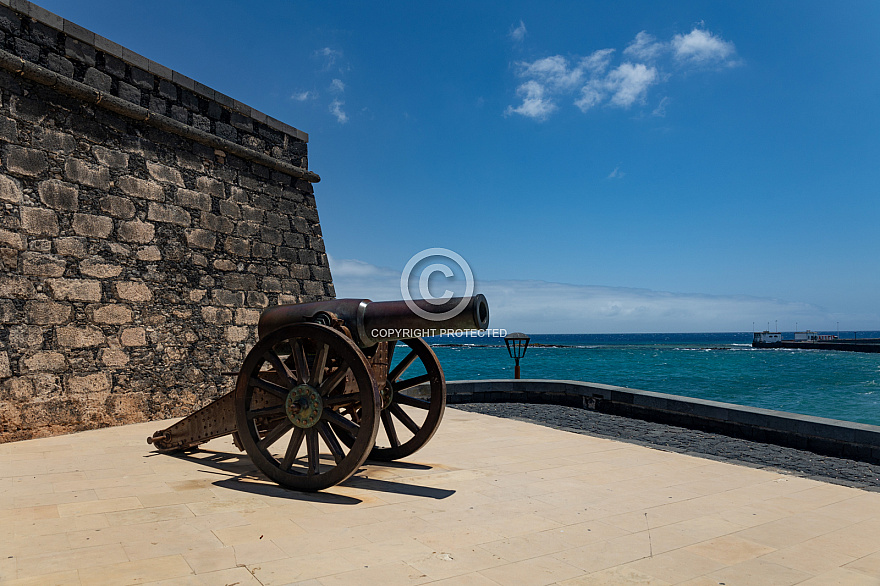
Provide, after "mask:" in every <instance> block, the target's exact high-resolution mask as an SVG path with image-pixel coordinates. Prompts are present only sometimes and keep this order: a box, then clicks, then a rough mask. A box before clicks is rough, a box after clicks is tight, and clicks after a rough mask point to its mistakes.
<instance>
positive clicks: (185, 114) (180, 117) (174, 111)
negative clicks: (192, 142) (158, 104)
mask: <svg viewBox="0 0 880 586" xmlns="http://www.w3.org/2000/svg"><path fill="white" fill-rule="evenodd" d="M171 117H172V118H174V119H175V120H177V121H178V122H180V123H181V124H186V123H187V122H189V110H187V109H186V108H184V107H183V106H177V105H174V106H171Z"/></svg>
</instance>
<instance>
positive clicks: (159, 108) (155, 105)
mask: <svg viewBox="0 0 880 586" xmlns="http://www.w3.org/2000/svg"><path fill="white" fill-rule="evenodd" d="M149 109H150V112H155V113H156V114H161V115H162V116H164V115H165V113H166V112H167V111H168V102H166V101H165V100H163V99H162V98H159V97H156V96H150V104H149Z"/></svg>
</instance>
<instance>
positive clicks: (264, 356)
mask: <svg viewBox="0 0 880 586" xmlns="http://www.w3.org/2000/svg"><path fill="white" fill-rule="evenodd" d="M488 323H489V306H488V303H487V302H486V298H485V297H484V296H483V295H475V296H473V297H467V298H453V299H448V300H446V301H445V302H443V303H440V304H437V301H435V300H409V301H385V302H371V301H370V300H368V299H363V300H361V299H336V300H331V301H319V302H315V303H302V304H294V305H280V306H277V307H272V308H269V309H267V310H266V311H264V312H263V313H262V315H261V316H260V321H259V326H258V333H259V341H258V342H257V343H256V345H254V347H253V348H252V349H251V351H250V352H248V354H247V356H246V357H245V359H244V363H243V364H242V367H241V369H240V370H239V372H238V374H237V377H238V378H237V382H236V385H235V389H234V390H233V391H231V392H229V393H227V394H226V395H223V396H222V397H220V398H219V399H217V400H215V401H214V402H212V403H210V404H209V405H207V406H206V407H203V408H202V409H199V410H198V411H196V412H195V413H193V414H191V415H189V416H188V417H186V418H184V419H182V420H181V421H179V422H178V423H176V424H174V425H172V426H171V427H169V428H167V429H163V430H160V431H157V432H156V433H155V434H153V436H152V437H150V438H147V442H148V443H150V444H153V445H154V446H156V448H157V449H158V450H159V451H160V452H163V453H173V452H178V451H183V450H189V449H193V448H195V447H197V446H198V445H200V444H203V443H205V442H207V441H208V440H211V439H214V438H218V437H223V436H226V435H230V434H231V435H232V438H233V442H234V443H235V445H236V447H238V449H240V450H243V451H245V452H247V454H248V456H250V458H251V460H252V461H253V462H254V464H256V466H257V467H258V468H259V469H260V470H261V471H262V472H263V473H264V474H266V476H268V477H269V478H271V479H272V480H274V481H275V482H277V483H278V484H280V485H282V486H284V487H287V488H291V489H294V490H302V491H316V490H321V489H324V488H329V487H331V486H334V485H336V484H339V483H340V482H343V481H344V480H346V479H347V478H349V477H350V476H351V475H352V474H354V473H355V472H356V471H357V470H358V468H360V466H361V465H362V464H363V463H364V461H365V460H366V459H367V458H368V457H369V458H370V459H373V460H382V461H391V460H397V459H399V458H403V457H406V456H409V455H410V454H412V453H414V452H415V451H416V450H418V449H419V448H421V447H422V446H424V445H425V443H427V441H428V440H429V439H431V437H432V436H433V435H434V432H435V431H436V430H437V426H438V425H439V424H440V420H441V419H442V417H443V411H444V409H445V408H446V380H445V378H444V376H443V369H442V368H441V367H440V363H439V362H438V361H437V357H436V355H435V354H434V352H433V350H431V347H430V346H428V344H427V343H425V341H424V340H422V339H421V337H422V336H428V335H436V334H439V333H440V331H441V330H446V331H451V330H474V329H486V327H487V326H488ZM398 342H402V344H400V345H398ZM398 346H402V349H398ZM401 350H402V351H403V352H405V353H406V354H405V355H404V356H403V358H401V359H400V360H399V361H397V362H396V363H395V362H394V361H393V358H394V355H395V353H398V352H401ZM392 364H394V366H393V368H392ZM380 431H381V432H382V433H381V434H380Z"/></svg>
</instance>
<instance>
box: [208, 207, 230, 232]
mask: <svg viewBox="0 0 880 586" xmlns="http://www.w3.org/2000/svg"><path fill="white" fill-rule="evenodd" d="M201 225H202V228H205V229H207V230H211V231H212V232H220V233H221V234H232V231H233V230H234V229H235V223H234V222H233V221H232V220H230V219H229V218H226V217H224V216H216V215H214V214H210V213H208V212H202V217H201Z"/></svg>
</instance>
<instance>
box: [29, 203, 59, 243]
mask: <svg viewBox="0 0 880 586" xmlns="http://www.w3.org/2000/svg"><path fill="white" fill-rule="evenodd" d="M20 213H21V229H22V230H24V231H25V232H27V233H28V234H36V235H38V236H57V235H58V232H59V229H58V216H57V215H55V212H53V211H52V210H47V209H43V208H28V207H22V208H21V210H20Z"/></svg>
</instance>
